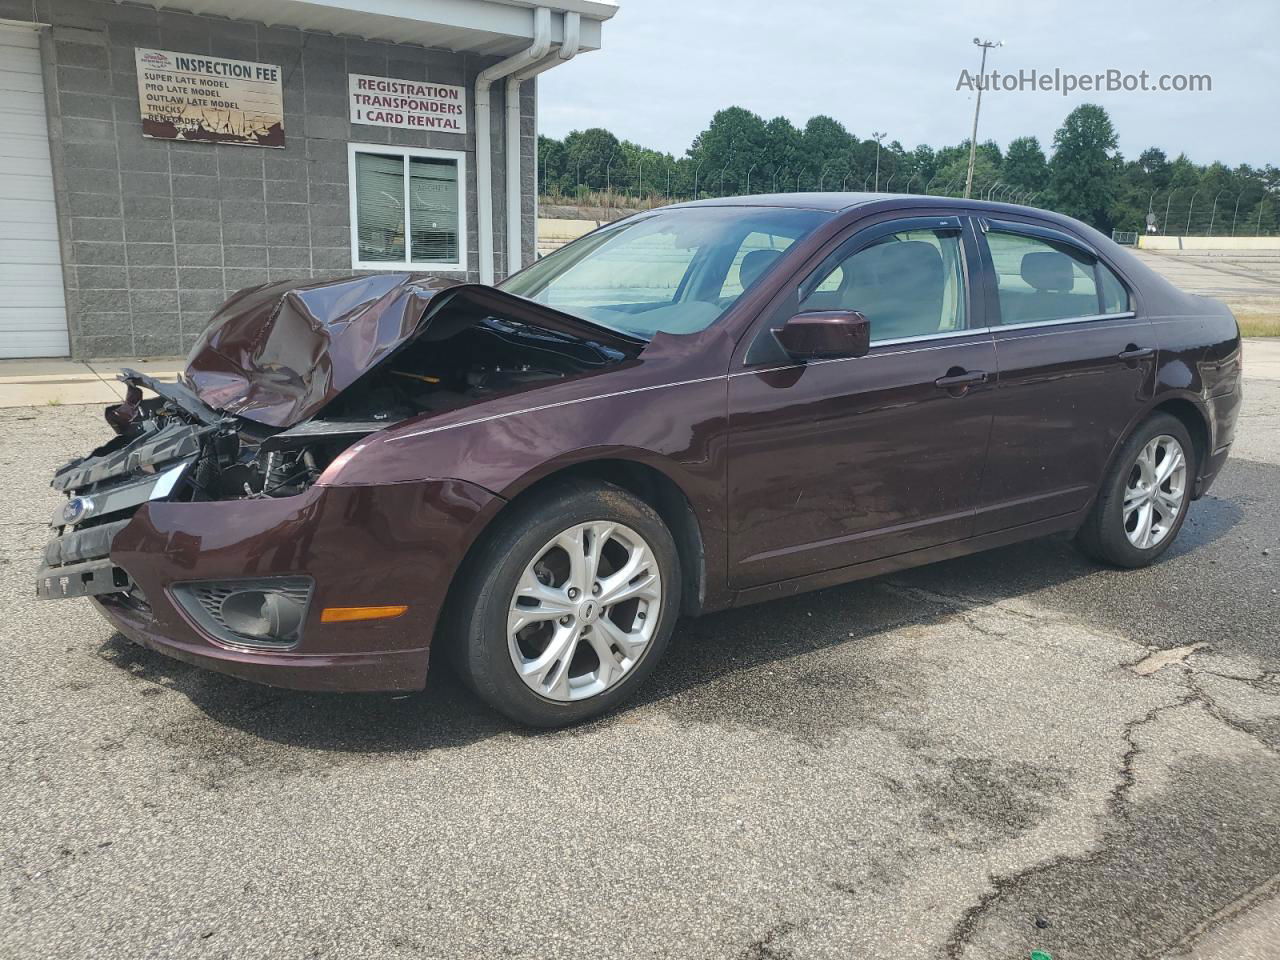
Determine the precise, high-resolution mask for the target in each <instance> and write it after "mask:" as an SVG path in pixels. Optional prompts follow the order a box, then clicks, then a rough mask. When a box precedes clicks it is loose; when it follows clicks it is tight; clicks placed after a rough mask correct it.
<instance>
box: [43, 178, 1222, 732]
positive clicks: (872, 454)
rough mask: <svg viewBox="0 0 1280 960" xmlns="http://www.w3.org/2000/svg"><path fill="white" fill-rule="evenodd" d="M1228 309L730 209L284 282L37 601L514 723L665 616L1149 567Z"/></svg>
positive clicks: (1007, 214) (163, 395)
mask: <svg viewBox="0 0 1280 960" xmlns="http://www.w3.org/2000/svg"><path fill="white" fill-rule="evenodd" d="M1240 377H1241V354H1240V338H1239V332H1238V329H1237V326H1236V322H1235V320H1234V318H1233V317H1232V315H1231V313H1230V311H1229V310H1228V309H1227V308H1226V307H1225V306H1223V305H1222V304H1221V303H1219V302H1217V301H1214V300H1209V299H1205V298H1202V297H1196V296H1190V295H1188V294H1185V293H1182V292H1180V291H1179V290H1177V289H1176V288H1175V287H1173V286H1171V285H1170V284H1169V283H1168V282H1167V281H1165V280H1164V279H1162V278H1161V277H1159V276H1157V275H1156V274H1154V273H1153V272H1152V271H1150V270H1149V269H1147V268H1146V267H1145V266H1144V265H1143V264H1142V263H1141V262H1139V261H1138V260H1137V259H1136V258H1135V257H1134V256H1133V255H1131V254H1130V253H1129V252H1127V251H1125V250H1123V249H1121V248H1120V247H1117V246H1116V245H1115V244H1113V243H1112V242H1111V241H1110V240H1108V239H1107V238H1105V237H1103V236H1102V235H1100V234H1099V233H1097V232H1095V231H1094V230H1092V229H1090V228H1089V227H1086V226H1084V225H1083V224H1081V223H1078V222H1076V221H1074V220H1070V219H1068V218H1065V217H1062V216H1059V215H1057V214H1053V213H1048V212H1045V211H1042V210H1035V209H1031V208H1028V207H1020V206H1011V205H1005V204H994V203H981V202H975V201H958V200H945V199H943V198H937V197H920V196H915V197H892V196H884V195H868V194H797V195H791V196H753V197H749V198H738V199H732V198H729V199H722V200H715V201H705V202H701V203H693V204H685V205H680V206H674V207H668V208H665V209H662V210H657V211H650V212H645V213H640V214H637V215H635V216H632V217H629V218H628V219H626V220H622V221H620V222H617V223H614V224H611V225H608V226H606V227H603V228H601V229H599V230H597V231H595V232H594V233H592V234H590V235H588V236H586V237H584V238H582V239H581V240H578V241H577V242H575V243H573V244H570V245H569V246H567V247H564V248H562V249H561V250H559V251H557V252H555V253H553V254H551V255H550V256H548V257H546V258H545V259H543V260H541V261H539V262H538V263H536V264H535V265H533V266H531V267H529V268H528V269H526V270H524V271H523V272H521V273H519V274H517V275H515V276H513V277H511V278H509V279H508V280H507V281H506V282H505V283H504V284H502V285H501V287H500V288H494V287H489V286H481V285H476V284H467V283H456V282H449V281H442V280H438V279H426V278H421V277H416V276H412V275H406V274H401V273H385V274H376V275H372V276H361V277H354V278H342V279H334V280H323V281H320V280H304V281H297V282H289V283H274V284H268V285H265V286H260V287H256V288H252V289H249V290H244V291H241V292H240V293H238V294H236V295H235V296H234V297H232V298H231V300H229V301H228V302H227V303H226V304H225V305H224V306H223V307H222V308H221V309H220V310H219V312H218V313H217V314H216V315H215V316H214V317H213V319H212V322H211V323H210V325H209V326H208V328H207V329H206V331H205V332H204V334H203V335H202V337H201V339H200V340H199V341H198V342H197V343H196V345H195V346H194V348H193V349H192V352H191V354H190V357H189V358H188V362H187V366H186V369H185V371H184V373H183V374H182V376H181V377H180V378H179V379H178V381H177V382H176V383H165V382H157V381H155V380H153V379H151V378H149V377H147V376H144V375H142V374H140V373H136V372H133V371H130V370H125V371H124V372H123V373H122V375H121V380H122V381H123V384H124V385H125V387H126V394H125V398H124V400H123V402H121V403H119V404H116V405H114V406H111V407H108V408H107V410H106V421H107V424H109V426H110V429H111V431H112V432H114V436H113V437H112V438H111V439H110V440H108V441H107V442H106V443H104V444H103V445H102V446H101V447H99V448H98V449H96V450H94V451H92V452H91V453H89V454H88V455H87V456H86V457H84V458H81V459H77V460H73V461H72V462H70V463H68V464H67V465H66V466H64V467H62V468H61V469H60V470H58V471H57V473H56V474H55V475H54V478H53V486H54V487H55V488H56V489H57V490H59V491H63V492H65V494H66V495H67V497H68V499H67V500H66V502H65V503H64V504H62V506H61V507H60V508H59V509H58V510H57V512H56V513H55V514H54V516H53V520H52V526H53V528H54V538H53V539H52V540H51V541H50V542H49V544H48V547H47V549H46V551H45V557H44V565H43V567H42V569H41V570H40V572H39V574H38V578H37V593H38V595H39V596H41V597H46V598H61V597H81V596H88V597H90V598H91V600H92V602H93V603H94V604H95V606H96V607H97V608H98V609H99V610H100V611H101V613H102V614H103V616H105V617H106V618H107V620H108V621H109V622H110V623H111V625H112V626H113V627H114V628H115V629H117V630H118V631H119V632H120V633H122V634H124V635H125V636H126V637H128V638H129V639H131V640H133V641H134V642H136V643H139V644H142V645H143V646H146V647H149V648H151V649H153V650H157V651H160V652H161V653H164V654H167V655H169V656H172V657H176V658H178V659H180V660H185V661H187V662H190V663H194V664H198V665H200V666H203V667H208V668H210V669H212V670H219V671H222V672H224V673H228V674H232V675H234V676H237V677H242V678H245V679H247V680H252V681H258V682H261V683H267V684H274V685H277V686H281V687H293V688H299V689H312V690H351V691H354V690H363V691H410V690H417V689H421V688H422V687H423V685H424V683H425V680H426V676H427V668H428V662H429V659H430V654H431V653H432V652H433V650H434V652H436V653H439V654H441V655H443V656H445V657H447V658H448V659H449V660H450V661H452V663H453V664H454V665H455V666H456V668H457V670H458V672H459V674H460V675H461V676H462V677H463V678H464V679H465V681H466V682H467V683H468V684H470V685H471V686H472V687H473V688H474V689H475V690H476V691H477V692H478V693H479V695H480V696H481V697H482V698H483V699H484V700H486V701H487V702H488V703H490V704H491V705H492V706H493V707H495V708H496V709H498V710H500V711H502V712H503V713H505V714H506V715H507V716H509V717H511V718H513V719H515V720H517V721H520V722H523V723H527V724H533V725H541V726H554V725H559V724H565V723H571V722H574V721H578V720H582V719H584V718H586V717H589V716H593V715H595V714H598V713H601V712H602V711H605V710H608V709H610V708H612V707H614V706H616V705H617V704H618V703H620V702H621V701H623V700H624V699H626V698H627V697H628V696H630V695H631V694H632V693H634V692H635V690H636V688H637V687H639V686H640V685H641V684H642V683H643V682H644V680H645V677H646V676H647V675H648V674H650V673H651V672H652V671H653V669H654V667H655V666H656V665H657V663H658V661H659V659H660V657H661V656H662V653H663V650H664V648H665V647H666V646H667V642H668V640H669V638H670V636H671V632H672V627H673V625H674V624H675V621H676V619H677V618H678V617H680V616H682V615H697V614H701V613H706V612H709V611H714V610H721V609H724V608H727V607H733V606H739V605H743V604H748V603H754V602H756V601H760V600H766V599H769V598H771V597H779V596H789V595H792V594H794V593H796V592H798V591H802V590H811V589H814V588H818V587H824V586H830V585H833V584H837V583H843V582H846V581H850V580H855V579H858V578H861V577H867V576H873V575H875V574H880V573H884V572H886V571H891V570H897V569H901V568H904V567H910V566H915V565H918V564H922V563H928V562H931V561H936V560H940V559H943V558H949V557H956V556H960V555H963V554H969V553H973V552H975V551H978V550H984V549H987V548H990V547H995V546H1000V545H1003V544H1009V543H1013V542H1015V541H1020V540H1026V539H1029V538H1033V537H1041V536H1046V535H1050V534H1067V535H1071V536H1074V538H1075V539H1076V541H1077V542H1078V543H1079V545H1080V547H1081V548H1082V549H1083V550H1084V551H1085V552H1086V553H1088V554H1089V555H1091V556H1093V557H1095V558H1097V559H1099V560H1101V561H1104V562H1106V563H1110V564H1113V565H1117V566H1120V567H1140V566H1144V565H1147V564H1150V563H1151V562H1152V561H1154V560H1155V559H1156V558H1157V557H1159V556H1160V555H1161V554H1162V553H1163V552H1164V551H1165V550H1167V549H1168V548H1169V545H1170V544H1171V543H1172V542H1173V540H1174V538H1175V537H1176V536H1177V535H1178V531H1179V528H1180V527H1181V526H1182V523H1183V521H1184V520H1185V518H1186V515H1187V511H1188V509H1189V508H1190V507H1191V504H1192V501H1193V500H1195V499H1196V498H1198V497H1200V496H1202V495H1203V494H1204V492H1205V491H1206V490H1207V489H1208V488H1209V485H1210V484H1211V483H1212V482H1213V480H1214V477H1215V476H1216V475H1217V473H1218V472H1219V470H1220V469H1221V468H1222V465H1223V463H1224V461H1225V460H1226V458H1227V455H1228V452H1229V450H1230V447H1231V441H1232V435H1233V430H1234V425H1235V420H1236V414H1237V411H1238V409H1239V405H1240Z"/></svg>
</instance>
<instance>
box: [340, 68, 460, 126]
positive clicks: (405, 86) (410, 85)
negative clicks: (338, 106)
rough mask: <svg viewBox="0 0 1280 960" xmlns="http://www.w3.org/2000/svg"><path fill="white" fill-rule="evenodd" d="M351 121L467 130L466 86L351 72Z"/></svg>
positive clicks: (378, 124)
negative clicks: (368, 75) (369, 75)
mask: <svg viewBox="0 0 1280 960" xmlns="http://www.w3.org/2000/svg"><path fill="white" fill-rule="evenodd" d="M349 80H350V90H351V122H352V123H367V124H371V125H373V126H379V127H399V128H401V129H403V130H436V131H440V132H443V133H466V132H467V98H466V88H464V87H455V86H453V85H452V84H448V83H430V82H427V83H421V82H419V81H417V80H392V79H389V78H387V77H366V76H362V75H361V74H358V73H352V74H349Z"/></svg>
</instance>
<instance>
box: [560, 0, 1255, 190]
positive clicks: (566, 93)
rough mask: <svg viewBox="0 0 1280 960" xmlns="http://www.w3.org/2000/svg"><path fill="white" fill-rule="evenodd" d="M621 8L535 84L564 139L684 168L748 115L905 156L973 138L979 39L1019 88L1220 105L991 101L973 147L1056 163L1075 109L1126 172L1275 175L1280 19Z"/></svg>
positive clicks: (1136, 9)
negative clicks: (1048, 77) (653, 154)
mask: <svg viewBox="0 0 1280 960" xmlns="http://www.w3.org/2000/svg"><path fill="white" fill-rule="evenodd" d="M971 6H974V5H972V4H960V3H955V2H932V0H930V2H923V0H882V2H877V3H874V4H872V3H857V4H855V3H853V2H851V0H842V2H836V0H831V2H826V3H823V2H817V0H782V2H779V0H703V2H698V0H620V10H619V12H618V14H617V16H615V17H614V18H613V19H612V20H610V21H608V22H607V23H606V24H605V25H604V44H603V49H601V50H599V51H594V52H592V53H589V54H584V55H583V56H581V57H580V58H578V59H577V60H575V61H574V62H572V63H569V64H566V65H564V66H562V67H559V68H557V69H555V70H552V71H551V72H549V73H547V74H545V75H543V76H542V77H541V78H540V79H539V97H538V100H539V103H538V109H539V127H540V131H541V132H542V133H545V134H547V135H549V136H555V137H560V136H563V135H564V134H566V133H568V132H569V131H570V130H574V129H582V128H585V127H592V126H601V127H607V128H608V129H609V130H611V131H613V132H614V133H615V134H617V135H618V136H619V137H621V138H623V139H626V140H633V141H636V142H638V143H641V144H643V145H645V146H647V147H654V148H656V149H660V150H666V151H670V152H671V153H674V154H675V155H677V156H680V155H683V153H684V151H685V149H686V148H687V147H688V146H689V143H690V141H691V140H692V139H693V137H694V136H695V135H696V134H697V133H698V132H699V131H700V130H702V129H704V128H705V127H706V125H707V122H708V121H709V120H710V118H711V115H712V113H714V112H715V111H716V110H717V109H720V108H722V107H726V106H730V105H734V104H736V105H739V106H743V107H746V108H748V109H750V110H753V111H755V112H756V113H758V114H760V115H761V116H763V117H764V118H765V119H766V120H767V119H769V118H770V117H774V116H777V115H779V114H781V115H783V116H786V117H788V118H790V119H791V120H792V122H794V123H796V124H797V125H798V126H800V125H803V123H804V121H805V120H806V119H808V118H809V117H810V116H812V115H813V114H816V113H825V114H829V115H831V116H833V117H835V118H836V119H837V120H839V121H840V122H841V123H843V124H844V125H845V127H846V128H847V129H848V130H850V131H851V132H852V133H854V134H856V135H857V136H859V137H863V138H865V137H869V136H870V135H871V132H872V131H873V130H884V131H888V134H889V137H888V139H889V140H893V139H897V140H900V141H901V142H902V144H903V146H905V147H906V148H907V149H911V148H913V147H915V146H916V145H917V144H920V143H928V144H929V145H930V146H933V147H935V148H936V147H939V146H943V145H947V144H955V143H959V142H960V141H962V140H964V139H966V138H967V137H968V136H969V129H970V125H971V123H972V122H973V97H974V94H973V93H971V92H969V91H967V90H961V91H957V90H956V82H957V80H958V79H959V77H960V71H961V70H962V69H968V70H969V71H971V72H972V73H974V74H976V73H977V72H978V59H979V56H980V51H979V50H978V49H977V48H976V47H975V46H974V45H973V43H972V39H973V37H975V36H981V37H983V38H990V39H995V40H1002V41H1004V46H1003V47H1000V48H998V49H996V50H994V51H992V53H991V55H990V56H988V58H987V68H988V71H989V70H990V69H992V68H996V69H999V70H1001V71H1002V72H1004V71H1008V72H1011V73H1016V72H1017V71H1018V70H1020V69H1027V70H1030V69H1032V68H1036V69H1038V70H1040V71H1049V72H1052V71H1053V69H1054V68H1055V67H1057V68H1060V69H1062V70H1063V71H1070V72H1075V73H1082V74H1083V73H1094V72H1099V71H1104V70H1106V69H1108V68H1115V69H1118V70H1121V71H1124V72H1130V73H1135V74H1136V73H1138V72H1139V71H1141V70H1144V69H1145V70H1147V71H1149V72H1150V73H1151V74H1152V75H1153V80H1154V78H1155V77H1158V76H1159V75H1160V74H1163V73H1168V74H1209V75H1211V76H1212V79H1213V89H1212V92H1209V93H1153V92H1147V93H1142V92H1134V93H1126V92H1116V93H1106V92H1103V93H1079V92H1077V93H1073V94H1071V95H1070V96H1067V97H1063V96H1062V95H1061V94H1060V93H1057V92H1054V93H1045V92H1002V91H991V92H987V93H984V94H983V98H982V119H981V126H980V128H979V131H978V137H979V139H980V140H986V139H988V138H994V139H995V140H996V141H997V142H998V143H999V144H1000V146H1001V148H1003V147H1005V146H1006V145H1007V144H1008V142H1009V141H1010V140H1011V139H1013V138H1014V137H1017V136H1021V135H1023V134H1033V135H1035V136H1037V137H1039V138H1040V142H1041V144H1042V145H1043V146H1044V147H1045V150H1046V153H1047V152H1048V151H1049V149H1050V145H1051V143H1052V140H1053V133H1054V131H1055V130H1056V129H1057V128H1058V126H1059V125H1060V124H1061V122H1062V119H1063V118H1064V117H1065V116H1066V115H1067V113H1068V112H1069V111H1070V110H1071V109H1072V108H1073V107H1075V106H1077V105H1079V104H1081V103H1089V102H1092V103H1100V104H1102V105H1103V106H1104V107H1106V109H1107V110H1108V112H1109V113H1110V114H1111V119H1112V122H1113V123H1114V124H1115V126H1116V130H1117V133H1118V134H1119V138H1120V149H1121V151H1122V152H1123V153H1124V154H1125V156H1126V157H1136V156H1137V155H1138V154H1139V153H1140V152H1141V151H1142V150H1143V149H1144V148H1146V147H1148V146H1152V145H1155V146H1159V147H1162V148H1163V149H1164V150H1165V151H1166V152H1167V153H1168V154H1169V156H1170V157H1171V158H1172V157H1174V156H1176V155H1177V154H1178V153H1179V152H1180V151H1181V152H1185V153H1186V154H1187V155H1188V156H1189V157H1191V158H1192V159H1193V160H1195V161H1196V162H1200V163H1204V162H1209V161H1212V160H1222V161H1223V162H1225V163H1229V164H1237V163H1246V162H1247V163H1251V164H1254V165H1255V166H1261V165H1263V164H1266V163H1280V44H1277V36H1280V29H1278V28H1280V2H1277V0H1233V2H1230V3H1226V2H1218V3H1213V2H1207V0H1202V2H1197V3H1191V2H1181V0H1159V2H1156V3H1135V2H1124V0H1111V2H1093V0H1088V2H1082V0H1074V2H1059V0H1034V2H1032V0H986V2H984V3H983V4H982V5H981V7H980V12H972V11H971V10H970V9H968V8H969V7H971Z"/></svg>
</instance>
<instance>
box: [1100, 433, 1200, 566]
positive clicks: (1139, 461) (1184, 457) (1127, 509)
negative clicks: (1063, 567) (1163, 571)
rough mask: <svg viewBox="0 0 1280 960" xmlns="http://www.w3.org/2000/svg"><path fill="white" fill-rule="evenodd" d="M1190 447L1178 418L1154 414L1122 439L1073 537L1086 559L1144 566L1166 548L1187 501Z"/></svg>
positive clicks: (1191, 467) (1191, 479)
mask: <svg viewBox="0 0 1280 960" xmlns="http://www.w3.org/2000/svg"><path fill="white" fill-rule="evenodd" d="M1195 456H1196V454H1195V447H1194V446H1193V445H1192V442H1191V436H1190V435H1189V434H1188V433H1187V428H1186V427H1185V426H1183V424H1182V421H1180V420H1179V419H1178V418H1177V417H1173V416H1170V415H1169V414H1167V413H1157V414H1155V415H1154V416H1152V417H1149V418H1148V419H1147V420H1145V421H1143V422H1142V423H1141V424H1140V425H1139V426H1138V428H1137V429H1136V430H1134V432H1133V433H1132V434H1131V435H1130V436H1129V438H1128V439H1127V440H1126V441H1125V443H1124V445H1123V447H1121V449H1120V452H1119V454H1118V455H1117V456H1116V459H1115V462H1114V463H1113V464H1112V466H1111V469H1110V470H1109V471H1108V473H1107V476H1106V478H1105V479H1104V480H1103V482H1102V488H1101V489H1100V490H1099V492H1098V499H1097V500H1096V501H1095V502H1094V505H1093V510H1092V511H1091V512H1090V514H1089V518H1088V519H1087V520H1086V521H1085V522H1084V526H1082V527H1081V528H1080V532H1079V534H1078V535H1077V542H1078V543H1079V544H1080V547H1081V549H1083V550H1084V552H1085V553H1087V554H1089V555H1090V556H1091V557H1093V558H1095V559H1097V560H1102V561H1104V562H1106V563H1111V564H1115V565H1116V566H1120V567H1145V566H1146V565H1147V564H1149V563H1152V562H1154V561H1155V559H1156V558H1157V557H1159V556H1160V554H1162V553H1164V552H1165V551H1166V550H1167V549H1169V545H1170V544H1172V543H1173V540H1174V538H1175V537H1176V536H1177V535H1178V531H1179V530H1180V529H1182V522H1183V520H1185V519H1186V516H1187V509H1188V507H1190V505H1191V488H1192V484H1193V482H1194V478H1195V475H1196V473H1195V467H1196V463H1195Z"/></svg>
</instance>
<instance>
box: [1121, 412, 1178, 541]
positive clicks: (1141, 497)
mask: <svg viewBox="0 0 1280 960" xmlns="http://www.w3.org/2000/svg"><path fill="white" fill-rule="evenodd" d="M1186 499H1187V456H1186V454H1185V453H1184V452H1183V449H1182V444H1180V443H1179V442H1178V441H1177V439H1176V438H1174V437H1171V436H1169V435H1168V434H1167V433H1165V434H1161V435H1160V436H1158V437H1153V438H1152V439H1151V440H1150V441H1149V442H1148V443H1147V445H1146V446H1145V447H1143V448H1142V452H1141V453H1139V454H1138V458H1137V459H1136V460H1135V461H1134V462H1133V466H1132V467H1131V468H1130V469H1129V480H1128V482H1127V483H1126V484H1125V489H1124V532H1125V536H1127V537H1128V538H1129V542H1130V543H1131V544H1133V545H1134V546H1135V547H1137V548H1138V549H1139V550H1149V549H1151V548H1152V547H1154V546H1157V545H1158V544H1160V543H1161V542H1162V541H1163V540H1164V539H1165V538H1166V537H1167V536H1169V534H1170V533H1171V532H1172V531H1173V526H1174V524H1175V523H1177V522H1178V518H1179V517H1181V516H1182V506H1183V504H1184V503H1185V502H1186Z"/></svg>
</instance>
